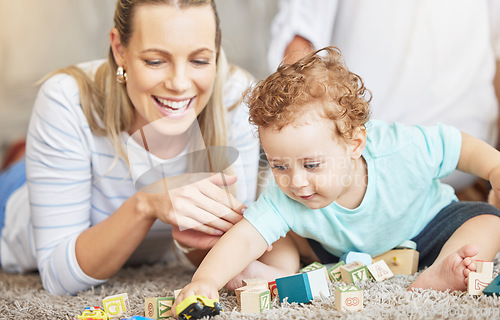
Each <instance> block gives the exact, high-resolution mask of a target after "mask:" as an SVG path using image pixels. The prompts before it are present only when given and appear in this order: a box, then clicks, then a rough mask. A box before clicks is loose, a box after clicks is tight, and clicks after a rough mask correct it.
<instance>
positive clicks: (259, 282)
mask: <svg viewBox="0 0 500 320" xmlns="http://www.w3.org/2000/svg"><path fill="white" fill-rule="evenodd" d="M241 282H242V284H243V287H245V286H259V287H262V286H267V280H265V279H262V278H253V279H244V280H242V281H241Z"/></svg>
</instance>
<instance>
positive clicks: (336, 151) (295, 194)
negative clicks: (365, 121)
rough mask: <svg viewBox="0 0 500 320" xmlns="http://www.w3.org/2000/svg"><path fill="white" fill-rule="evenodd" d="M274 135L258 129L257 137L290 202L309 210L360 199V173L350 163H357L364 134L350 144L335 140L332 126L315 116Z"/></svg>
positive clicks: (271, 132) (339, 139)
mask: <svg viewBox="0 0 500 320" xmlns="http://www.w3.org/2000/svg"><path fill="white" fill-rule="evenodd" d="M299 121H300V123H299V124H292V125H288V126H286V127H284V128H282V130H281V131H279V132H278V131H277V130H275V129H274V128H272V127H270V128H260V129H259V134H260V139H261V143H262V147H263V148H264V150H265V152H266V155H267V158H268V160H269V163H270V165H271V169H272V172H273V175H274V178H275V180H276V183H277V185H278V187H279V188H280V189H281V190H282V191H283V192H284V193H285V194H286V195H288V196H289V197H290V198H291V199H293V200H296V201H298V202H300V203H302V204H304V205H305V206H307V207H309V208H311V209H319V208H323V207H326V206H328V205H330V204H331V203H332V202H334V201H337V202H338V203H339V204H342V202H347V201H348V203H352V200H353V199H351V198H352V197H353V196H355V195H359V192H358V193H356V192H354V193H353V191H355V190H359V189H356V187H359V186H358V185H359V184H360V181H359V179H356V176H357V174H358V173H359V170H353V168H354V167H356V166H353V163H355V162H356V161H358V160H360V159H361V158H360V157H361V153H362V151H363V148H364V145H365V141H366V135H365V132H364V130H360V132H361V133H359V134H356V135H355V139H354V140H353V141H352V142H345V141H344V140H343V139H341V138H340V137H339V136H337V137H334V131H333V130H332V129H335V128H334V125H335V124H334V123H333V122H332V121H331V120H328V119H325V118H322V117H319V116H317V115H314V114H313V115H304V116H302V117H300V119H299ZM363 173H364V171H363Z"/></svg>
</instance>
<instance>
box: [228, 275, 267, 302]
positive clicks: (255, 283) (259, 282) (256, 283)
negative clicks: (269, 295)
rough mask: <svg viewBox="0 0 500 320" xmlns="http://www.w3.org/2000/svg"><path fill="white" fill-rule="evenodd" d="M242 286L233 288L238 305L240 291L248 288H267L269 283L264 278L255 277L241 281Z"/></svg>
mask: <svg viewBox="0 0 500 320" xmlns="http://www.w3.org/2000/svg"><path fill="white" fill-rule="evenodd" d="M242 284H243V287H240V288H237V289H236V290H234V294H235V295H236V301H237V302H238V305H240V306H241V299H240V298H241V293H242V292H243V291H246V290H250V289H269V285H268V283H267V281H266V280H264V279H260V278H255V279H245V280H243V281H242Z"/></svg>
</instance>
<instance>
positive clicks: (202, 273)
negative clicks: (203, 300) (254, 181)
mask: <svg viewBox="0 0 500 320" xmlns="http://www.w3.org/2000/svg"><path fill="white" fill-rule="evenodd" d="M267 247H268V244H267V242H266V240H264V238H263V237H262V236H261V234H260V233H259V232H258V231H257V229H255V227H254V226H253V225H252V224H251V223H250V222H248V220H246V219H242V220H241V221H240V222H238V223H237V224H235V225H234V226H233V227H232V228H231V229H229V231H228V232H226V233H225V234H224V235H223V236H222V237H221V239H220V240H219V241H218V242H217V243H216V244H215V246H214V247H213V248H212V249H211V250H210V252H209V253H208V254H207V256H206V257H205V259H203V262H202V263H201V265H200V266H199V267H198V270H196V272H195V274H194V276H193V279H192V280H191V283H190V284H188V285H187V286H186V287H184V289H182V291H181V292H180V293H179V295H178V296H177V299H176V300H175V304H174V306H173V308H174V310H175V306H177V304H178V303H179V302H181V301H182V300H184V299H185V298H187V297H190V296H192V295H202V296H205V297H207V298H210V299H217V298H218V297H219V293H218V290H219V289H221V288H222V287H223V286H224V285H225V284H226V283H227V282H228V281H229V280H231V279H233V278H234V277H235V276H237V275H238V274H239V273H240V272H241V271H243V270H244V269H245V268H246V267H247V266H248V265H249V264H250V263H251V262H252V261H254V260H256V259H258V258H259V257H260V256H262V254H263V253H264V252H265V251H266V249H267Z"/></svg>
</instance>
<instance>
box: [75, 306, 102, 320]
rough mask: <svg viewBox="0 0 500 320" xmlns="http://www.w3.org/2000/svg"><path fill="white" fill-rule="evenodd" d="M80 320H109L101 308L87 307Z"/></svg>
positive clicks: (79, 317)
mask: <svg viewBox="0 0 500 320" xmlns="http://www.w3.org/2000/svg"><path fill="white" fill-rule="evenodd" d="M78 319H84V320H108V314H107V313H106V312H104V310H102V309H101V307H87V308H85V310H84V311H83V313H82V315H81V316H78Z"/></svg>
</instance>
